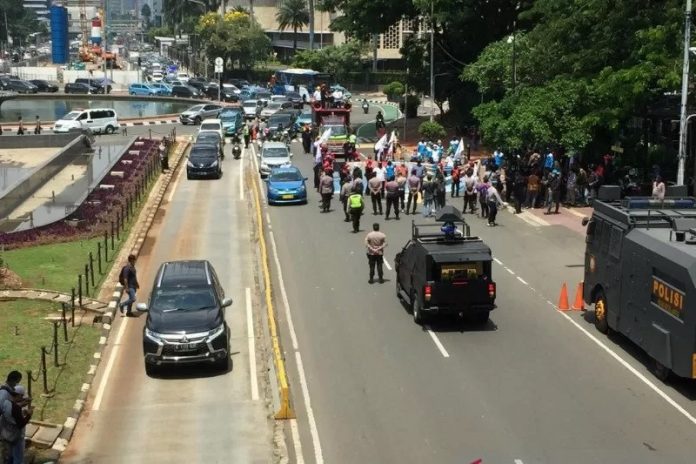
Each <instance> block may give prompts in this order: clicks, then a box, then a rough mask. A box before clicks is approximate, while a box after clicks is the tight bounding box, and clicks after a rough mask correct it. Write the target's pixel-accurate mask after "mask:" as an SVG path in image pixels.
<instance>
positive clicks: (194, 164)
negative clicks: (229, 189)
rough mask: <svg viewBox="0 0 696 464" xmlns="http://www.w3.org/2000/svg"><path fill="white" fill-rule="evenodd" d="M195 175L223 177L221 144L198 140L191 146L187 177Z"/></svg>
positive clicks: (191, 177) (187, 162) (190, 177)
mask: <svg viewBox="0 0 696 464" xmlns="http://www.w3.org/2000/svg"><path fill="white" fill-rule="evenodd" d="M194 177H213V178H215V179H219V178H221V177H222V157H221V156H220V146H219V145H217V144H212V143H205V144H204V143H202V142H197V143H196V144H195V145H194V146H193V147H191V153H189V157H188V160H187V161H186V178H187V179H189V180H190V179H193V178H194Z"/></svg>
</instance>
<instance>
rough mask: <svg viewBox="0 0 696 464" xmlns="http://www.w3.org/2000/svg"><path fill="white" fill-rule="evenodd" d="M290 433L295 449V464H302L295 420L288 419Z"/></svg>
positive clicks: (302, 457) (302, 455)
mask: <svg viewBox="0 0 696 464" xmlns="http://www.w3.org/2000/svg"><path fill="white" fill-rule="evenodd" d="M290 433H291V435H292V443H293V446H294V447H295V464H304V453H303V451H302V442H301V441H300V430H299V428H298V427H297V419H290Z"/></svg>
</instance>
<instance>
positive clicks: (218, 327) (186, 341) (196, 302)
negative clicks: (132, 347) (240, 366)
mask: <svg viewBox="0 0 696 464" xmlns="http://www.w3.org/2000/svg"><path fill="white" fill-rule="evenodd" d="M231 304H232V299H231V298H227V297H225V291H224V289H223V287H222V284H221V282H220V279H219V278H218V276H217V273H216V272H215V269H214V268H213V266H212V265H211V264H210V263H209V262H208V261H202V260H200V261H170V262H166V263H163V264H162V265H161V266H160V268H159V270H158V271H157V275H156V277H155V280H154V283H153V285H152V292H151V294H150V299H149V301H148V303H147V304H145V303H139V304H138V305H137V306H136V307H137V308H138V310H139V311H147V319H146V321H145V327H144V329H143V354H144V358H145V359H144V360H145V372H146V373H147V374H148V375H152V374H154V373H155V371H156V369H157V367H159V366H162V365H177V364H187V363H215V364H218V365H219V366H220V368H222V369H224V370H227V369H229V364H230V342H229V328H228V326H227V323H226V322H225V308H227V307H229V306H230V305H231Z"/></svg>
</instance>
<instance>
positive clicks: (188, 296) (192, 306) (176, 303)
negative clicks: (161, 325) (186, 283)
mask: <svg viewBox="0 0 696 464" xmlns="http://www.w3.org/2000/svg"><path fill="white" fill-rule="evenodd" d="M216 306H217V302H216V301H215V295H214V294H213V292H212V290H211V289H209V288H172V289H162V290H160V291H158V292H157V293H155V294H154V295H153V300H152V310H153V311H162V312H170V311H195V310H201V309H211V308H215V307H216Z"/></svg>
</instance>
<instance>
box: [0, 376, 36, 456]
mask: <svg viewBox="0 0 696 464" xmlns="http://www.w3.org/2000/svg"><path fill="white" fill-rule="evenodd" d="M21 381H22V374H21V373H20V372H19V371H12V372H10V373H9V374H8V375H7V379H6V381H5V383H4V384H2V385H1V386H0V464H24V446H25V428H26V425H27V424H28V423H29V421H30V420H31V417H32V414H33V412H34V407H33V406H32V405H31V398H30V397H29V396H27V394H26V389H25V388H24V386H22V385H20V383H21Z"/></svg>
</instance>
